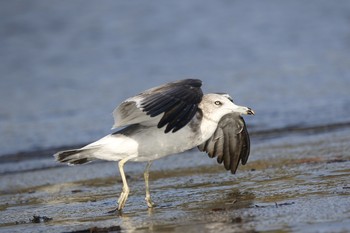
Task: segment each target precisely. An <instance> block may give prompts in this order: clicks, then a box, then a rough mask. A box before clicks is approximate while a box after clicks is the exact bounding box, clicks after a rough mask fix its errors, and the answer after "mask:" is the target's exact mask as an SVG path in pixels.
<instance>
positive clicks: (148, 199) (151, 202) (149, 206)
mask: <svg viewBox="0 0 350 233" xmlns="http://www.w3.org/2000/svg"><path fill="white" fill-rule="evenodd" d="M145 200H146V203H147V206H148V208H153V207H155V206H156V205H155V204H154V202H153V201H152V199H151V197H147V196H146V197H145Z"/></svg>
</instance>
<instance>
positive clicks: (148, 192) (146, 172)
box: [143, 161, 154, 208]
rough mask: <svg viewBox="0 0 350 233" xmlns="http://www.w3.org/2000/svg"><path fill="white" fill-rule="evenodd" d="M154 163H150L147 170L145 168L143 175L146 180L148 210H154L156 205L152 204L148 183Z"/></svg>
mask: <svg viewBox="0 0 350 233" xmlns="http://www.w3.org/2000/svg"><path fill="white" fill-rule="evenodd" d="M151 165H152V162H151V161H148V163H147V165H146V168H145V172H144V173H143V177H144V178H145V186H146V197H145V200H146V202H147V206H148V208H152V207H153V206H154V203H153V202H152V199H151V194H150V191H149V183H148V178H149V168H150V167H151Z"/></svg>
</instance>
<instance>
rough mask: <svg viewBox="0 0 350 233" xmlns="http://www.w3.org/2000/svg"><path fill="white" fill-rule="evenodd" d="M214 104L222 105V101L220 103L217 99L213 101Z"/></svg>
mask: <svg viewBox="0 0 350 233" xmlns="http://www.w3.org/2000/svg"><path fill="white" fill-rule="evenodd" d="M214 104H215V105H217V106H220V105H222V103H221V102H220V101H218V100H217V101H215V102H214Z"/></svg>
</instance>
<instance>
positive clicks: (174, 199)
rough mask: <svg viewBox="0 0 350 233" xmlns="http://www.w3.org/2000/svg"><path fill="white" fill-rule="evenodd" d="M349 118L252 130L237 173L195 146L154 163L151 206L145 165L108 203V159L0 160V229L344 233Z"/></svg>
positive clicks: (114, 177) (115, 184)
mask: <svg viewBox="0 0 350 233" xmlns="http://www.w3.org/2000/svg"><path fill="white" fill-rule="evenodd" d="M349 140H350V124H338V125H337V124H335V125H329V126H327V127H326V126H321V127H309V128H294V129H291V128H288V129H280V130H269V131H257V132H253V133H252V142H253V143H252V151H251V157H250V160H249V162H248V164H247V165H246V166H240V167H239V170H238V172H237V174H235V175H231V174H230V173H229V172H226V171H225V170H224V168H223V166H222V165H219V164H216V161H215V160H212V159H210V158H208V157H207V155H206V154H204V153H201V152H199V151H197V150H193V151H190V152H187V153H183V154H179V155H172V156H169V157H166V158H164V159H161V160H158V161H156V162H155V163H154V164H153V166H152V170H151V173H150V180H151V181H150V184H151V194H152V195H153V196H152V197H153V200H154V201H155V202H156V204H157V206H156V207H155V208H153V209H148V208H147V206H146V203H145V201H144V183H143V176H142V174H143V166H144V164H138V163H129V164H128V165H126V173H127V175H128V182H129V185H130V188H131V193H130V196H129V199H128V202H127V204H126V207H125V210H124V211H123V212H121V213H119V212H118V213H112V214H111V213H108V212H109V211H111V210H113V209H114V208H115V207H116V200H117V198H118V195H119V193H120V191H121V180H120V177H119V173H118V170H117V166H116V164H115V163H113V162H95V163H90V164H88V165H83V166H74V167H68V166H62V165H58V164H56V163H55V162H54V161H53V157H52V156H51V155H52V152H53V151H55V150H56V149H52V150H43V151H37V152H28V153H23V154H17V155H11V156H2V157H1V165H0V172H1V177H0V185H1V187H0V188H1V193H0V199H1V205H0V231H1V232H9V231H11V232H38V231H41V232H50V231H53V232H90V231H92V232H106V231H107V232H108V231H116V232H165V231H166V232H180V231H184V232H218V231H219V232H233V231H235V232H236V231H237V232H257V231H259V232H269V231H275V230H276V231H279V232H289V231H302V232H314V231H318V232H319V231H321V232H346V231H349V230H350V220H349V219H350V183H349V182H350V180H349V174H350V154H349V151H350V145H349V143H348V142H349Z"/></svg>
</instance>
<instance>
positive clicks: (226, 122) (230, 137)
mask: <svg viewBox="0 0 350 233" xmlns="http://www.w3.org/2000/svg"><path fill="white" fill-rule="evenodd" d="M198 149H199V150H200V151H205V152H207V153H208V155H209V157H211V158H214V157H217V161H218V163H220V164H221V163H222V162H224V166H225V168H226V170H231V173H232V174H234V173H236V170H237V167H238V164H239V162H240V161H241V163H242V165H245V164H246V163H247V160H248V157H249V152H250V139H249V134H248V131H247V127H246V124H245V121H244V119H243V117H241V116H240V115H237V114H227V115H225V116H223V117H222V118H221V120H220V121H219V123H218V127H217V129H216V130H215V132H214V134H213V135H212V136H211V137H210V138H209V139H208V140H207V141H206V142H204V143H202V144H201V145H199V146H198Z"/></svg>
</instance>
